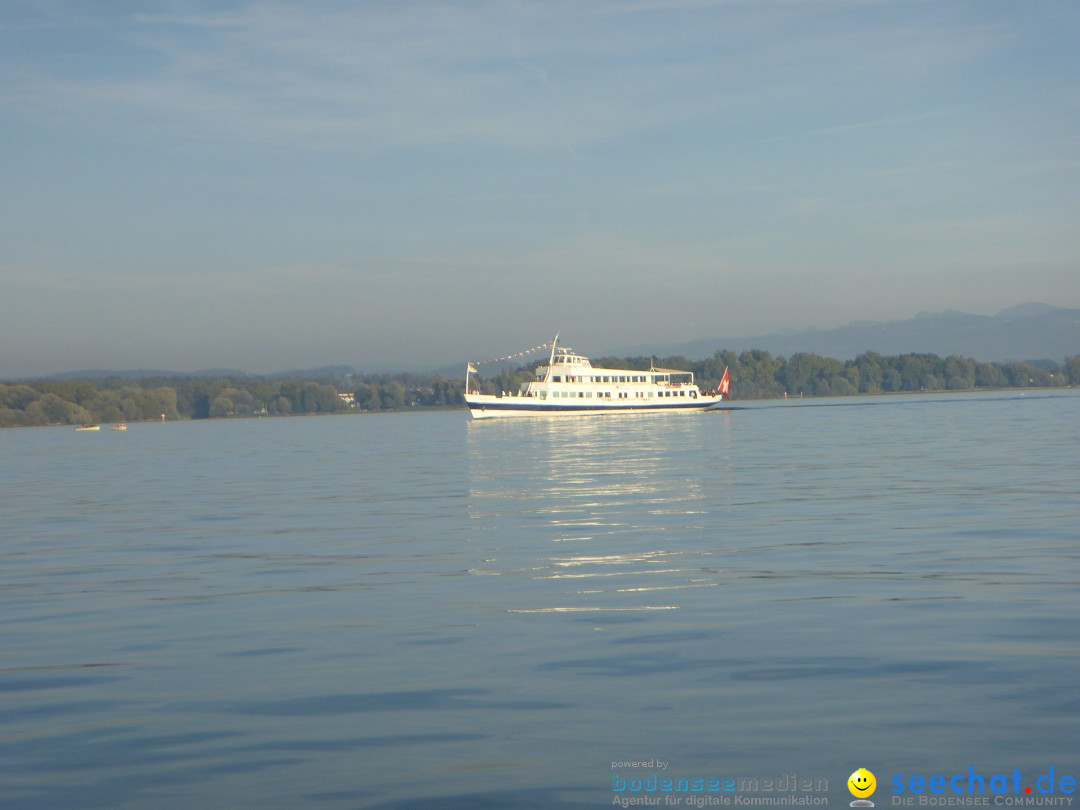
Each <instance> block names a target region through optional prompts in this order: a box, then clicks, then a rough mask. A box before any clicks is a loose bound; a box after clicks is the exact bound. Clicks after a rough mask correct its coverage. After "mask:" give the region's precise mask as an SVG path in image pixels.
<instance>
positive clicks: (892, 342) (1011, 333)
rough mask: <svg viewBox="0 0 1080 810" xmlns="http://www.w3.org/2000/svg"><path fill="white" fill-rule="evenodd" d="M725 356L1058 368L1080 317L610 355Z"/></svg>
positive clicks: (795, 336) (1030, 310) (773, 338)
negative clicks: (919, 358) (752, 352)
mask: <svg viewBox="0 0 1080 810" xmlns="http://www.w3.org/2000/svg"><path fill="white" fill-rule="evenodd" d="M720 349H728V350H730V351H733V352H744V351H747V350H749V349H762V350H764V351H767V352H770V353H772V354H773V355H778V356H782V357H790V356H791V355H793V354H797V353H799V352H807V353H809V354H818V355H821V356H823V357H832V358H835V359H837V360H851V359H853V358H855V357H857V356H858V355H860V354H862V353H863V352H868V351H872V352H877V353H878V354H881V355H885V356H890V355H900V354H936V355H938V356H939V357H948V356H949V355H952V354H955V355H959V356H961V357H971V358H974V359H975V360H978V361H980V362H983V363H1007V362H1015V361H1022V360H1053V361H1055V362H1057V363H1060V362H1062V361H1063V360H1064V359H1065V357H1066V356H1071V355H1080V309H1062V308H1060V307H1053V306H1050V305H1049V304H1036V303H1030V304H1021V305H1020V306H1015V307H1010V308H1009V309H1003V310H1002V311H1001V312H999V313H998V314H997V315H970V314H968V313H966V312H953V311H949V312H940V313H929V312H921V313H919V314H918V315H916V316H915V317H914V318H911V319H910V320H906V321H888V322H885V323H877V322H868V321H858V322H855V323H850V324H848V325H846V326H841V327H838V328H836V329H806V330H803V331H798V332H778V333H775V334H771V335H758V336H757V337H726V338H708V339H703V340H695V341H692V342H690V343H676V344H668V345H664V346H658V345H642V346H630V347H625V348H621V349H615V350H613V351H610V352H605V354H607V355H614V356H617V357H634V356H641V355H644V356H652V355H655V356H657V357H670V356H674V355H682V356H683V357H687V358H689V359H690V360H701V359H704V358H707V357H712V355H713V354H714V353H716V351H718V350H720Z"/></svg>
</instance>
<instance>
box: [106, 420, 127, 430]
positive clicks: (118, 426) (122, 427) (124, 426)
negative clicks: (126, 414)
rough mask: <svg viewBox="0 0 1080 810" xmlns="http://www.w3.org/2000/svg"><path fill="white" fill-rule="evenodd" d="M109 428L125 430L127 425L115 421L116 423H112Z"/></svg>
mask: <svg viewBox="0 0 1080 810" xmlns="http://www.w3.org/2000/svg"><path fill="white" fill-rule="evenodd" d="M109 430H127V425H125V424H123V423H122V422H121V423H117V424H115V425H113V426H112V427H111V428H109Z"/></svg>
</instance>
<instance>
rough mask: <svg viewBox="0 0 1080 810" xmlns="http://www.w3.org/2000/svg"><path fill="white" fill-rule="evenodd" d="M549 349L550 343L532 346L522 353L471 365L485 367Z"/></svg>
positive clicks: (474, 362) (477, 361)
mask: <svg viewBox="0 0 1080 810" xmlns="http://www.w3.org/2000/svg"><path fill="white" fill-rule="evenodd" d="M550 348H551V344H550V343H541V344H540V345H539V346H533V347H532V348H531V349H525V350H524V351H520V352H517V353H515V354H508V355H506V356H504V357H496V358H495V359H493V360H473V361H472V363H471V364H472V365H474V366H487V365H491V364H492V363H503V362H506V361H507V360H516V359H517V358H519V357H524V356H525V355H527V354H532V353H533V352H538V351H542V350H545V349H550Z"/></svg>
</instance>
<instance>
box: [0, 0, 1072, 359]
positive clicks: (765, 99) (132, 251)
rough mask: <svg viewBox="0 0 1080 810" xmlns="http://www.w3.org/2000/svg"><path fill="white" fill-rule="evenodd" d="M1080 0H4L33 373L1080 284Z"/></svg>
mask: <svg viewBox="0 0 1080 810" xmlns="http://www.w3.org/2000/svg"><path fill="white" fill-rule="evenodd" d="M1078 45H1080V3H1077V2H1074V0H1032V1H1031V2H1022V3H1018V2H1014V1H1013V0H1009V1H1008V2H1002V1H1000V0H971V1H970V2H962V1H957V0H929V1H928V2H923V0H895V1H894V2H890V1H889V0H874V1H871V0H775V2H774V1H773V0H742V1H739V0H711V1H710V0H618V1H616V0H594V1H592V2H587V1H585V0H539V1H538V2H530V0H498V1H497V2H487V1H486V0H467V1H466V2H456V1H455V0H446V1H445V2H424V1H423V0H418V1H417V2H410V1H409V0H402V1H401V2H382V1H381V0H380V1H379V2H365V1H364V0H353V1H352V2H294V1H293V0H252V2H199V1H198V0H156V1H155V2H138V1H137V0H116V1H115V2H108V3H85V2H82V0H70V1H68V0H32V2H26V1H24V0H4V2H3V3H0V378H12V377H19V376H36V375H44V374H50V373H56V372H63V371H71V370H79V369H135V368H153V369H170V370H177V371H192V370H198V369H207V368H235V369H242V370H245V371H250V372H254V373H264V372H273V371H280V370H286V369H299V368H310V367H315V366H322V365H328V364H346V365H352V366H354V367H356V368H357V369H358V370H371V369H376V368H386V367H397V368H402V369H406V368H408V369H415V370H419V369H423V368H437V367H441V366H445V365H448V364H455V363H459V362H460V363H464V362H465V361H466V360H469V359H472V360H483V359H487V358H491V357H498V356H501V355H504V354H507V353H510V352H514V351H518V350H520V349H524V348H528V347H531V346H535V345H537V344H539V343H542V342H543V341H545V340H547V339H549V338H550V337H551V336H552V335H553V334H554V333H555V332H556V331H560V332H561V333H562V336H563V339H564V340H565V341H566V342H567V343H569V344H570V345H572V346H574V347H575V348H577V349H579V350H581V351H585V352H587V353H592V354H594V355H600V354H603V353H604V352H605V351H606V350H608V349H611V348H613V347H618V346H626V345H642V344H650V343H655V344H657V345H663V344H667V343H675V342H680V341H687V340H694V339H697V338H703V337H712V336H718V337H722V336H746V335H756V334H766V333H769V332H775V331H778V330H782V329H802V328H805V327H822V328H828V327H832V326H838V325H842V324H845V323H848V322H850V321H853V320H894V319H906V318H909V317H912V316H913V315H915V314H916V313H917V312H920V311H943V310H961V311H965V312H972V313H980V314H992V313H995V312H997V311H998V310H1000V309H1003V308H1006V307H1009V306H1013V305H1016V304H1019V303H1022V302H1026V301H1041V302H1045V303H1049V304H1055V305H1058V306H1067V307H1080V227H1078V223H1080V47H1078Z"/></svg>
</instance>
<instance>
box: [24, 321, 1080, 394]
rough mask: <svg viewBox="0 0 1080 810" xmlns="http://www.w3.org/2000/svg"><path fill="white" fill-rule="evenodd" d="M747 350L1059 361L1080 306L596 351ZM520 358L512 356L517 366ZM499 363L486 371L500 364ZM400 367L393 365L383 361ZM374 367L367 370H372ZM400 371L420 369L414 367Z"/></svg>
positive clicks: (141, 374) (1067, 352) (701, 353)
mask: <svg viewBox="0 0 1080 810" xmlns="http://www.w3.org/2000/svg"><path fill="white" fill-rule="evenodd" d="M721 349H727V350H729V351H733V352H737V353H738V352H744V351H747V350H749V349H762V350H764V351H767V352H770V353H772V354H773V355H777V356H781V357H791V355H793V354H797V353H799V352H807V353H809V354H818V355H821V356H823V357H832V358H835V359H837V360H851V359H853V358H855V357H857V356H858V355H860V354H862V353H863V352H868V351H872V352H877V353H878V354H881V355H885V356H890V355H900V354H912V353H915V354H936V355H938V356H939V357H948V356H949V355H951V354H955V355H959V356H961V357H971V358H974V359H975V360H978V361H980V362H984V363H1008V362H1015V361H1023V360H1052V361H1054V362H1055V363H1061V362H1062V361H1063V360H1064V359H1065V358H1066V357H1068V356H1073V355H1080V309H1062V308H1060V307H1054V306H1050V305H1049V304H1037V303H1030V304H1021V305H1020V306H1015V307H1010V308H1008V309H1003V310H1002V311H1001V312H999V313H998V314H997V315H971V314H968V313H966V312H954V311H949V312H939V313H930V312H920V313H919V314H918V315H916V316H915V317H914V318H911V319H909V320H906V321H888V322H884V323H878V322H870V321H857V322H854V323H849V324H848V325H846V326H841V327H838V328H836V329H805V330H802V331H789V332H777V333H774V334H771V335H758V336H756V337H718V338H704V339H701V340H695V341H692V342H689V343H673V344H666V345H659V344H652V343H650V344H642V345H639V346H628V347H623V348H620V349H612V350H609V351H604V352H593V353H592V354H593V356H596V357H601V356H606V357H640V356H645V357H651V356H655V357H671V356H675V355H682V356H683V357H686V358H688V359H690V360H703V359H705V358H708V357H712V356H713V354H715V353H716V352H717V351H718V350H721ZM518 364H519V361H517V360H514V361H508V362H507V363H505V364H501V365H505V366H507V367H510V368H512V367H516V366H517V365H518ZM501 365H494V366H491V367H489V368H488V369H486V370H485V371H491V370H495V371H497V370H498V369H499V368H500V367H501ZM383 370H384V371H386V372H387V373H395V372H394V370H392V369H383ZM369 371H370V370H369ZM398 371H412V372H417V371H418V370H417V369H405V368H402V369H399V370H398ZM459 372H461V368H460V367H459V366H454V367H452V368H450V367H448V368H445V369H438V370H432V371H429V372H427V373H429V374H433V375H434V374H443V375H445V376H455V375H457V374H458V373H459ZM359 373H365V372H359V371H357V370H355V369H354V368H352V367H351V366H323V367H321V368H312V369H296V370H294V371H281V372H277V373H275V374H264V375H257V376H263V377H277V378H298V377H303V378H308V379H332V378H347V377H348V376H349V375H351V374H359ZM248 376H256V375H252V374H250V373H249V372H246V371H239V370H236V369H218V368H216V369H204V370H202V371H189V372H185V371H165V370H158V369H135V370H130V371H109V370H103V369H95V370H89V371H69V372H66V373H63V374H52V375H49V376H47V377H43V378H41V379H52V380H64V379H81V380H89V379H101V378H105V377H114V378H116V377H119V378H121V379H129V380H133V381H134V380H144V379H149V378H162V377H248Z"/></svg>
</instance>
